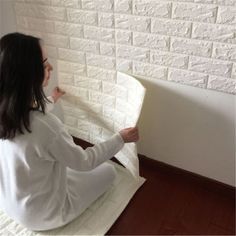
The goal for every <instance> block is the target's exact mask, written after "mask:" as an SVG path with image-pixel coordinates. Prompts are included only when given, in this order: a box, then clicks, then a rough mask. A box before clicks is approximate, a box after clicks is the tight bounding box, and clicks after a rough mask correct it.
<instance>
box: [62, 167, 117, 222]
mask: <svg viewBox="0 0 236 236" xmlns="http://www.w3.org/2000/svg"><path fill="white" fill-rule="evenodd" d="M67 176H68V188H69V189H68V191H69V193H70V200H69V201H70V206H69V209H68V210H69V211H68V214H69V215H67V217H68V219H67V220H69V221H71V220H73V219H74V218H76V217H77V216H79V215H80V214H81V213H82V212H83V211H84V210H85V209H86V208H88V207H89V206H90V205H91V204H92V203H93V202H94V201H95V200H96V199H97V198H98V197H99V196H101V195H102V194H103V193H104V192H106V190H107V189H108V188H109V187H110V186H111V184H112V183H113V181H114V179H115V176H116V170H115V168H114V166H112V165H111V164H109V163H103V164H101V165H100V166H98V167H96V168H95V169H93V170H92V171H88V172H78V171H74V170H72V169H69V168H68V169H67Z"/></svg>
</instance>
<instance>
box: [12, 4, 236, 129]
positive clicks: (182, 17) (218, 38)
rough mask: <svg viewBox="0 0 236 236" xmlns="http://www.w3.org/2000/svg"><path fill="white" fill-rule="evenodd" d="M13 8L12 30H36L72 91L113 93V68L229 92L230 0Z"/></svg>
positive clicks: (233, 31)
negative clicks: (13, 27) (89, 80)
mask: <svg viewBox="0 0 236 236" xmlns="http://www.w3.org/2000/svg"><path fill="white" fill-rule="evenodd" d="M14 8H15V12H16V22H17V29H18V31H21V32H24V33H28V34H32V35H35V36H38V37H42V38H43V40H44V44H45V47H46V49H47V51H48V56H49V58H53V59H57V60H58V66H57V69H58V78H59V81H60V83H62V84H65V85H67V86H72V88H73V89H75V90H76V93H78V89H79V88H81V89H82V88H86V89H88V90H90V89H91V90H92V91H93V92H101V93H103V92H104V91H110V92H112V93H115V94H117V93H118V91H117V88H116V89H114V88H113V87H112V86H113V85H114V84H115V83H116V79H115V72H116V70H119V71H123V72H126V73H128V74H131V75H135V76H140V77H142V78H144V79H147V80H148V79H162V80H169V81H173V82H175V83H180V84H185V85H189V86H195V87H199V88H202V89H211V90H216V91H219V92H224V93H230V94H236V85H235V79H236V0H35V1H33V0H16V3H15V4H14ZM86 78H94V81H93V82H94V84H92V83H87V82H86ZM97 80H98V81H97ZM101 81H102V82H101ZM104 81H106V82H107V83H108V84H106V83H104ZM109 86H110V87H109ZM76 88H77V89H76ZM103 90H104V91H103ZM80 92H81V91H80ZM107 93H109V92H107ZM81 94H82V95H83V93H80V95H81ZM88 94H90V92H88V93H86V94H85V96H88ZM118 94H119V93H118ZM120 94H121V95H124V94H122V93H120ZM82 95H81V96H82ZM88 97H90V98H93V99H94V97H95V95H91V96H88ZM106 114H108V110H106ZM67 123H68V124H69V123H73V124H74V123H75V121H74V119H73V117H70V116H68V117H67Z"/></svg>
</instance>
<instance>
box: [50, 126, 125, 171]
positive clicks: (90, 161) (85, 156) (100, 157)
mask: <svg viewBox="0 0 236 236" xmlns="http://www.w3.org/2000/svg"><path fill="white" fill-rule="evenodd" d="M123 146H124V141H123V139H122V137H121V136H120V134H119V133H117V134H115V135H113V136H112V137H111V138H110V139H109V140H107V141H105V142H102V143H99V144H96V145H94V146H93V147H89V148H87V149H85V150H84V149H83V148H81V147H80V146H78V145H76V144H75V143H74V141H73V139H72V137H71V135H70V134H69V133H68V132H67V131H66V130H65V129H61V131H60V133H59V134H58V135H57V137H55V138H54V140H53V142H52V143H51V144H50V145H49V147H48V154H49V155H50V156H51V157H52V158H53V159H54V160H57V161H59V162H60V163H62V164H63V165H65V166H67V167H69V168H71V169H74V170H78V171H88V170H92V169H94V168H95V167H97V166H98V165H100V164H101V163H103V162H105V161H107V160H109V159H110V158H112V157H113V156H114V155H115V154H116V153H117V152H119V151H120V149H121V148H122V147H123Z"/></svg>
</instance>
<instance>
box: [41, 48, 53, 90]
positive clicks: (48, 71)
mask: <svg viewBox="0 0 236 236" xmlns="http://www.w3.org/2000/svg"><path fill="white" fill-rule="evenodd" d="M42 54H43V66H44V80H43V87H46V86H48V83H49V79H50V75H51V71H52V70H53V67H52V65H51V64H50V63H49V61H48V58H47V54H46V52H45V49H44V48H43V47H42Z"/></svg>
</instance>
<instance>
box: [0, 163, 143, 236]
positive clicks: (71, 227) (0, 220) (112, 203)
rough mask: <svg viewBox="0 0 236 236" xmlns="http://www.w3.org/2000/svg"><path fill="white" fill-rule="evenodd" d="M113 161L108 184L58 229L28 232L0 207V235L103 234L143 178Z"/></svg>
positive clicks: (140, 184) (141, 182)
mask: <svg viewBox="0 0 236 236" xmlns="http://www.w3.org/2000/svg"><path fill="white" fill-rule="evenodd" d="M110 163H113V165H114V166H115V168H116V170H117V177H116V180H115V182H114V183H113V185H112V186H111V188H110V189H109V190H108V191H107V192H106V193H105V194H103V195H102V196H101V197H100V198H99V199H97V200H96V201H95V202H94V203H93V204H92V205H91V206H90V207H89V208H88V209H87V210H86V211H85V212H84V213H83V214H82V215H81V216H80V217H78V218H77V219H75V220H74V221H72V222H71V223H69V224H67V225H66V226H64V227H60V228H58V229H54V230H50V231H44V232H32V231H30V230H27V229H26V228H24V227H23V226H21V225H19V224H17V223H15V222H14V221H12V220H11V219H10V218H9V217H7V216H6V215H5V214H4V213H2V212H1V211H0V235H4V236H9V235H17V236H18V235H24V236H34V235H104V234H105V233H106V232H107V231H108V230H109V228H110V227H111V226H112V225H113V223H114V222H115V221H116V219H117V218H118V217H119V215H120V214H121V213H122V211H123V210H124V209H125V207H126V206H127V204H128V203H129V201H130V200H131V198H132V197H133V195H134V194H135V192H136V191H137V190H138V189H139V187H140V186H142V184H143V183H144V182H145V179H144V178H142V177H138V178H134V177H133V176H132V175H131V174H130V172H129V171H128V170H127V169H125V168H123V167H121V166H120V165H118V164H116V163H114V162H110Z"/></svg>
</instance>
